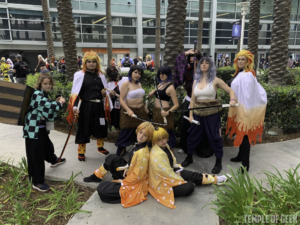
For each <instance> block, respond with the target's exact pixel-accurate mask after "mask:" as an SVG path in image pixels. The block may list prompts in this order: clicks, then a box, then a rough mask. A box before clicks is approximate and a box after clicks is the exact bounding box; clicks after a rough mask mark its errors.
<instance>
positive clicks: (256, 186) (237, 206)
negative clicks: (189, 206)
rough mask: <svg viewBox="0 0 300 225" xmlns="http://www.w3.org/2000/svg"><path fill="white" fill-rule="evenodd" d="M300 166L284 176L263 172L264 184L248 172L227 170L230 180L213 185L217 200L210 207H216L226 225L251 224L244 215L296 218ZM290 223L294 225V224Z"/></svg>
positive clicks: (298, 206) (298, 208)
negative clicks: (220, 184)
mask: <svg viewBox="0 0 300 225" xmlns="http://www.w3.org/2000/svg"><path fill="white" fill-rule="evenodd" d="M299 167H300V164H298V165H297V166H296V168H295V169H289V170H288V171H284V174H281V173H280V172H279V171H278V170H277V169H276V173H271V172H268V171H266V172H264V174H265V175H266V177H267V179H266V180H264V181H265V184H263V182H260V181H258V180H257V179H255V178H254V177H250V176H249V174H248V173H247V172H245V174H242V173H240V172H236V173H234V172H233V171H232V169H231V168H230V171H231V176H232V179H230V180H229V182H228V183H225V185H224V186H215V190H216V194H217V200H216V201H213V202H212V203H211V205H214V206H216V207H217V208H213V210H215V211H216V214H217V215H218V216H220V218H222V219H223V220H224V221H225V222H226V223H227V224H250V223H251V222H247V221H245V216H246V215H261V216H266V215H279V218H280V215H294V216H299V212H300V204H299V202H300V192H299V185H300V176H299V174H298V169H299ZM296 220H297V219H296ZM278 222H280V221H278ZM251 224H252V223H251ZM258 224H259V222H258ZM276 224H277V223H276ZM280 224H284V223H280ZM291 224H297V221H295V223H291Z"/></svg>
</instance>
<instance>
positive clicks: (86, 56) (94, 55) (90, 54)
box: [82, 51, 103, 74]
mask: <svg viewBox="0 0 300 225" xmlns="http://www.w3.org/2000/svg"><path fill="white" fill-rule="evenodd" d="M87 60H96V62H97V68H96V70H97V71H98V74H99V73H103V72H102V70H101V65H100V63H101V59H100V58H99V56H98V54H97V53H96V52H93V51H90V52H86V53H85V54H84V56H83V59H82V71H83V72H84V73H85V72H86V61H87Z"/></svg>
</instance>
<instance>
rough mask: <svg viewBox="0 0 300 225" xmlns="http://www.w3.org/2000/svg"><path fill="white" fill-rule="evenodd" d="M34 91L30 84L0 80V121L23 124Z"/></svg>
mask: <svg viewBox="0 0 300 225" xmlns="http://www.w3.org/2000/svg"><path fill="white" fill-rule="evenodd" d="M33 92H34V89H33V88H31V87H29V86H26V85H23V84H18V83H11V82H7V81H0V123H5V124H12V125H21V126H23V125H24V118H25V113H26V111H27V109H28V106H29V104H30V98H31V96H32V94H33Z"/></svg>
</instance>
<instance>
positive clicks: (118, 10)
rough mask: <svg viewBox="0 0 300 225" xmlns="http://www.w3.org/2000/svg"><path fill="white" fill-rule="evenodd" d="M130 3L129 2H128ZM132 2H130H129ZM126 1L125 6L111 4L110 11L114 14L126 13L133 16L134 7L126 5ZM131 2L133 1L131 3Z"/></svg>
mask: <svg viewBox="0 0 300 225" xmlns="http://www.w3.org/2000/svg"><path fill="white" fill-rule="evenodd" d="M129 1H130V0H129ZM131 1H132V0H131ZM127 2H128V1H125V4H112V5H111V11H112V12H113V13H114V12H116V13H128V14H135V13H136V10H135V8H136V7H135V5H134V4H133V3H132V4H127ZM132 2H133V1H132Z"/></svg>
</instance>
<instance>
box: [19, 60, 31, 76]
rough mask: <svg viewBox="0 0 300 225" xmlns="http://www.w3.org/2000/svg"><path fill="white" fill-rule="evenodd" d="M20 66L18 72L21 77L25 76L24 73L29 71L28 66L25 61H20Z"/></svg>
mask: <svg viewBox="0 0 300 225" xmlns="http://www.w3.org/2000/svg"><path fill="white" fill-rule="evenodd" d="M20 68H21V70H20V73H21V75H22V76H23V77H26V75H27V74H29V73H30V69H29V66H28V64H27V63H26V62H20Z"/></svg>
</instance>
